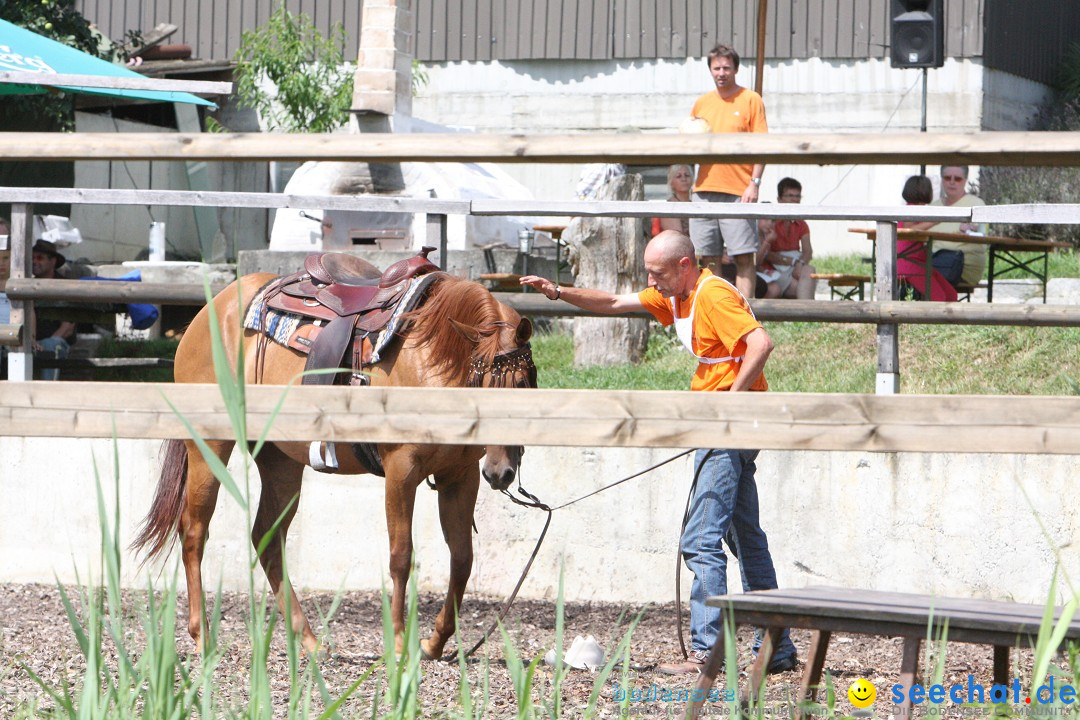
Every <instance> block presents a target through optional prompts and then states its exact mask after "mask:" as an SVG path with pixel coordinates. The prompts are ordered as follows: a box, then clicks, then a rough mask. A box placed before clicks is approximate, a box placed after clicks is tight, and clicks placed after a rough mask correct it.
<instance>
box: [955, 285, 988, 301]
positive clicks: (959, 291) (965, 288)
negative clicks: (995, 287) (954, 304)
mask: <svg viewBox="0 0 1080 720" xmlns="http://www.w3.org/2000/svg"><path fill="white" fill-rule="evenodd" d="M989 287H990V284H989V283H987V282H985V281H983V282H980V283H979V284H978V285H964V284H963V283H961V284H959V285H957V286H956V299H957V300H964V301H967V302H971V294H972V293H973V292H975V291H976V290H987V289H988V288H989Z"/></svg>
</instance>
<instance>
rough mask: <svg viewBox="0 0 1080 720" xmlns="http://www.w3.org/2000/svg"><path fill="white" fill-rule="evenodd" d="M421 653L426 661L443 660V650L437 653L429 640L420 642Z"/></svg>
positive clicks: (440, 649)
mask: <svg viewBox="0 0 1080 720" xmlns="http://www.w3.org/2000/svg"><path fill="white" fill-rule="evenodd" d="M420 653H421V654H422V655H423V656H424V660H439V659H440V658H442V648H439V650H438V651H437V652H436V651H434V650H433V649H432V647H431V643H430V642H428V641H427V640H421V641H420Z"/></svg>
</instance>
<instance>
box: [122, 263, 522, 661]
mask: <svg viewBox="0 0 1080 720" xmlns="http://www.w3.org/2000/svg"><path fill="white" fill-rule="evenodd" d="M274 277H275V276H273V275H270V274H266V273H261V274H254V275H247V276H244V277H243V278H241V279H239V280H238V281H237V282H236V283H234V284H233V285H230V286H229V287H228V288H226V289H225V290H224V291H222V292H221V293H220V294H219V295H218V296H217V297H216V298H214V300H213V304H214V308H215V311H216V315H217V318H218V324H219V326H220V328H221V334H222V338H223V340H224V346H225V348H226V353H228V354H229V355H230V358H229V360H230V363H231V364H232V366H233V368H234V369H235V367H236V358H235V357H234V355H235V352H236V348H238V347H241V342H242V348H243V354H244V368H245V374H246V375H247V378H246V381H247V382H248V383H254V382H256V378H257V382H258V383H260V384H267V385H284V384H287V383H289V382H290V381H293V380H294V379H295V378H296V376H297V375H298V374H299V373H300V372H301V371H302V370H303V369H304V364H305V361H306V356H305V355H303V354H301V353H299V352H297V351H295V350H292V349H290V348H287V347H285V346H283V345H279V344H277V343H274V342H270V343H267V342H265V341H263V342H260V333H259V332H257V331H253V330H242V329H241V317H239V314H240V312H241V307H242V308H247V306H248V304H249V303H250V302H251V301H252V298H253V297H254V296H255V295H256V293H257V292H258V291H259V290H260V288H262V287H263V285H265V284H266V283H267V282H269V281H270V280H272V279H273V278H274ZM237 284H238V285H239V294H240V303H238V302H237V292H238V289H237V287H236V285H237ZM406 317H407V318H408V322H407V324H406V325H405V330H404V331H403V338H402V339H400V340H399V341H398V342H396V343H395V344H394V345H393V346H392V348H391V349H389V350H386V351H385V352H384V353H383V357H382V359H381V360H380V361H379V362H378V363H377V364H376V365H374V366H372V367H371V368H370V377H371V383H372V385H376V386H412V387H416V386H429V387H462V386H466V385H470V386H511V387H536V368H535V366H534V365H533V363H532V355H531V351H530V349H529V337H530V336H531V335H532V324H531V323H530V322H529V320H528V319H527V318H522V317H521V316H519V315H518V314H517V312H515V311H514V310H513V309H511V308H509V307H507V306H505V305H503V304H502V303H500V302H498V301H497V300H495V298H494V297H493V296H492V295H491V293H490V292H488V290H487V289H486V288H484V287H483V286H481V285H479V284H477V283H474V282H469V281H466V280H461V279H458V278H454V277H451V276H443V277H441V278H439V279H437V280H436V281H435V282H434V283H433V284H432V286H431V288H430V290H429V295H428V299H427V300H426V301H425V302H424V304H423V305H422V306H421V307H420V308H419V309H417V310H414V311H413V312H412V313H410V314H409V315H408V316H406ZM241 333H242V337H241V336H240V334H241ZM259 346H263V347H262V352H263V353H264V359H265V362H264V363H263V364H262V367H261V368H257V367H256V360H257V348H258V347H259ZM174 368H175V370H174V373H175V379H176V382H178V383H213V382H215V381H216V380H215V375H214V366H213V361H212V358H211V333H210V313H209V312H208V311H207V308H203V309H202V310H201V311H200V312H199V314H198V315H197V316H196V317H195V319H194V320H193V321H192V323H191V326H190V327H189V328H188V330H187V331H186V332H185V333H184V337H183V339H182V340H181V342H180V345H179V347H178V348H177V351H176V361H175V365H174ZM208 444H209V445H210V447H211V449H212V450H213V452H214V453H216V454H217V456H218V457H219V458H221V459H222V461H227V459H228V457H229V454H230V452H231V451H232V448H233V445H234V442H233V441H222V440H215V441H211V442H209V443H208ZM340 447H341V448H342V451H341V452H340V453H339V455H338V463H339V465H340V472H342V473H350V474H358V473H369V472H371V470H370V469H369V468H368V466H366V465H365V464H364V463H363V462H362V461H361V460H360V459H358V458H357V457H356V456H355V454H354V453H353V452H346V451H345V450H344V448H345V447H346V445H345V444H342V445H341V446H340ZM377 451H378V455H379V458H380V459H381V461H382V465H383V468H384V470H385V475H386V524H387V529H388V531H389V535H390V577H391V579H392V581H393V596H392V603H391V611H392V615H393V622H394V630H395V633H396V635H397V639H398V645H399V648H398V649H399V650H400V643H401V637H402V631H403V629H404V616H405V589H406V583H407V582H408V579H409V570H410V566H411V562H412V553H413V541H412V515H413V504H414V502H415V499H416V489H417V487H418V486H419V485H420V483H421V482H423V481H424V479H425V478H427V477H429V476H431V477H433V478H434V483H435V489H436V490H437V491H438V503H439V519H440V522H441V524H442V529H443V536H444V537H445V539H446V544H447V545H448V546H449V549H450V582H449V587H448V588H447V593H446V600H445V602H444V604H443V607H442V610H441V612H440V613H439V615H438V617H437V619H436V620H435V628H434V632H433V633H432V635H431V637H430V638H429V639H427V640H425V641H424V642H423V643H422V649H423V652H424V653H425V655H427V656H428V657H429V658H438V657H440V656H441V655H442V651H443V646H444V645H445V644H446V641H447V640H448V639H449V638H450V636H451V635H452V634H453V633H454V625H455V622H454V620H455V609H456V608H457V607H458V606H460V604H461V599H462V596H463V595H464V592H465V585H466V583H467V581H468V579H469V574H470V573H471V571H472V562H473V551H472V521H473V510H474V507H475V504H476V495H477V491H478V489H479V485H480V472H481V470H480V467H479V461H480V459H481V457H484V456H485V455H486V459H485V462H484V466H483V475H484V478H485V479H486V480H487V482H488V483H489V484H490V485H491V486H492V487H493V488H495V489H497V490H502V489H505V488H506V487H508V486H509V485H510V483H511V482H512V481H513V479H514V477H515V475H516V473H517V470H518V467H519V465H520V462H521V454H522V448H521V447H520V446H510V447H503V446H499V447H494V446H489V447H487V448H484V447H476V446H467V445H466V446H450V445H428V444H413V443H401V444H381V445H378V446H377ZM255 462H256V465H257V466H258V469H259V476H260V480H261V483H262V494H261V497H260V500H259V509H258V512H257V514H256V516H255V520H254V524H253V527H252V529H251V538H252V542H254V543H257V542H259V540H260V539H261V538H262V537H263V536H264V535H265V533H267V532H269V531H270V530H271V528H272V527H273V524H274V522H275V521H276V520H277V519H278V518H279V517H282V513H284V516H283V520H282V522H281V523H280V526H279V529H278V532H279V533H280V536H279V537H276V538H274V541H273V542H270V543H269V544H268V545H267V546H266V549H265V550H264V551H263V553H262V556H261V557H260V561H261V562H262V566H263V570H264V571H265V573H266V577H267V580H269V582H270V588H271V590H272V591H273V592H274V595H275V596H276V598H277V602H278V607H279V608H280V610H281V612H282V613H283V614H284V613H285V612H286V607H289V608H291V618H290V619H291V623H292V628H293V630H294V631H295V632H297V633H299V634H300V635H301V638H302V642H303V646H304V648H305V649H306V650H308V651H309V652H313V651H314V650H315V649H316V648H317V641H316V639H315V635H314V633H312V630H311V625H310V624H309V623H308V621H307V618H306V617H305V615H304V611H303V609H302V608H301V606H300V603H299V601H298V600H297V598H296V595H295V593H294V592H293V591H292V589H291V588H287V587H286V586H285V585H284V584H283V582H282V548H283V545H284V541H285V537H286V535H287V533H288V531H289V524H290V522H291V521H292V519H293V517H294V516H295V514H296V510H297V503H295V502H294V503H292V505H291V506H290V505H289V503H290V502H292V500H293V498H294V497H296V498H297V500H299V494H300V485H301V479H302V475H303V471H304V467H305V465H307V464H308V444H307V443H299V442H288V443H286V442H283V443H277V444H273V445H272V444H270V443H267V444H266V445H264V446H263V448H262V449H261V451H260V452H259V454H258V457H256V458H255ZM219 488H220V484H219V482H218V480H217V479H216V478H215V477H214V475H213V473H212V472H211V470H210V468H209V466H208V465H207V462H206V460H205V459H204V458H203V456H202V455H201V454H200V452H199V450H198V448H197V447H196V445H195V443H194V442H192V441H190V440H186V441H181V440H171V441H167V447H166V454H165V463H164V466H163V468H162V473H161V478H160V480H159V481H158V487H157V492H156V495H155V498H154V502H153V505H152V507H151V509H150V511H149V513H148V514H147V516H146V518H145V520H144V521H143V525H142V527H141V529H140V533H139V535H138V537H137V538H136V540H135V542H134V543H133V547H135V548H137V549H146V550H147V555H148V558H152V557H154V556H155V555H158V554H160V553H162V552H163V551H165V550H167V549H168V548H169V546H171V544H172V542H173V539H174V537H175V536H174V532H175V533H176V534H177V535H178V536H179V538H180V543H181V549H182V553H183V561H184V570H185V574H186V579H187V590H188V632H189V633H190V634H191V637H192V638H193V639H194V640H195V642H196V645H197V646H199V647H201V633H202V630H203V627H204V614H203V613H204V610H203V608H204V598H203V581H202V572H201V563H202V556H203V550H204V548H205V544H206V538H207V531H208V528H209V524H210V518H211V516H213V514H214V505H215V503H216V501H217V496H218V490H219ZM286 508H288V511H287V512H286ZM286 593H289V594H290V597H288V598H287V597H286ZM287 600H289V602H288V604H287V603H286V601H287Z"/></svg>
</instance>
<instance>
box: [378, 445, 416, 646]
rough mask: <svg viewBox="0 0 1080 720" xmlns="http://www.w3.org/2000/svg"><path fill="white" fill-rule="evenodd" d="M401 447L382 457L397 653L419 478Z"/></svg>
mask: <svg viewBox="0 0 1080 720" xmlns="http://www.w3.org/2000/svg"><path fill="white" fill-rule="evenodd" d="M406 454H407V451H405V450H401V449H399V450H396V451H392V452H390V453H387V454H386V455H385V456H384V458H383V467H384V468H385V470H386V532H387V534H388V535H389V537H390V580H391V582H392V584H393V590H392V593H391V595H390V617H391V618H392V619H393V621H394V641H395V642H394V647H395V650H396V651H397V653H399V654H400V653H401V651H402V649H403V648H404V637H403V634H404V632H405V591H406V588H407V587H408V582H409V571H410V570H411V569H412V559H413V539H412V519H413V507H414V505H415V504H416V486H417V484H418V482H419V481H420V479H421V478H420V477H419V475H418V473H417V472H416V470H415V469H414V467H413V465H412V463H411V462H410V461H409V460H408V459H407V458H405V457H404V456H405V455H406Z"/></svg>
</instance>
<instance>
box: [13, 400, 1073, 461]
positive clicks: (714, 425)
mask: <svg viewBox="0 0 1080 720" xmlns="http://www.w3.org/2000/svg"><path fill="white" fill-rule="evenodd" d="M284 390H285V388H282V387H268V386H253V387H248V388H247V408H248V435H249V437H251V438H254V437H258V436H259V434H260V433H261V432H262V431H263V429H264V427H265V426H266V424H267V422H268V421H269V418H270V416H271V413H272V412H273V410H274V408H275V406H276V404H277V402H278V400H279V399H280V397H281V393H282V392H283V391H284ZM166 400H168V402H171V403H172V404H173V405H174V406H175V407H176V409H177V411H179V412H180V413H181V414H182V415H183V416H184V417H185V418H187V419H188V420H189V421H191V423H192V424H193V426H194V427H195V429H196V431H197V432H199V433H200V434H202V435H203V436H204V437H207V438H219V439H227V438H232V437H233V433H232V429H231V427H230V425H229V419H228V414H227V412H226V409H225V406H224V403H223V402H222V400H221V395H220V392H219V390H218V388H217V386H215V385H186V384H185V385H169V384H150V383H147V384H139V385H136V384H131V383H74V382H72V383H49V382H25V383H4V384H2V385H0V436H21V437H71V438H107V437H112V436H113V435H114V432H115V435H116V436H117V437H121V438H140V439H156V438H173V437H186V436H187V432H186V430H185V429H184V426H183V424H182V423H181V422H180V420H179V419H178V418H177V416H176V415H175V414H174V413H173V411H172V410H171V409H170V407H169V405H168V403H167V402H166ZM114 428H115V430H114ZM268 437H269V438H270V439H272V440H279V441H298V442H305V441H311V440H331V441H336V442H355V441H370V442H422V443H449V444H473V445H490V444H514V445H517V444H520V443H521V441H522V439H523V438H528V439H529V443H530V444H531V445H550V446H567V447H583V446H589V447H593V446H596V447H679V448H682V447H718V446H719V447H728V448H772V449H803V450H864V451H880V452H898V451H908V452H991V453H1053V454H1080V441H1078V440H1077V438H1078V437H1080V397H996V396H966V395H945V396H938V395H922V396H920V395H896V396H867V395H827V394H810V393H760V394H754V395H753V397H750V396H747V395H745V394H742V393H693V392H654V391H625V390H623V391H595V390H594V391H580V390H529V391H522V390H495V389H468V388H452V389H448V388H434V389H433V388H343V387H292V388H290V389H289V390H288V399H287V402H286V403H284V406H283V408H282V410H281V413H280V414H279V416H278V418H277V420H276V421H274V422H273V424H272V426H271V427H270V429H269V432H268Z"/></svg>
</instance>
